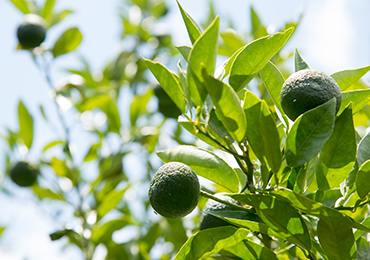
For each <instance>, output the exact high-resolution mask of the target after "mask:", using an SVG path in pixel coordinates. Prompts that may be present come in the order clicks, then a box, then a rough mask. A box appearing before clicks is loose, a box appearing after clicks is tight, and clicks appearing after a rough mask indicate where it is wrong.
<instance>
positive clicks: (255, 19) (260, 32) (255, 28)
mask: <svg viewBox="0 0 370 260" xmlns="http://www.w3.org/2000/svg"><path fill="white" fill-rule="evenodd" d="M250 12H251V24H252V32H251V33H252V35H253V37H254V38H255V39H257V38H260V37H263V36H266V35H267V34H268V33H267V29H266V27H265V26H264V25H263V24H262V22H261V19H260V18H259V16H258V14H257V13H256V11H255V10H254V8H253V7H252V6H251V9H250Z"/></svg>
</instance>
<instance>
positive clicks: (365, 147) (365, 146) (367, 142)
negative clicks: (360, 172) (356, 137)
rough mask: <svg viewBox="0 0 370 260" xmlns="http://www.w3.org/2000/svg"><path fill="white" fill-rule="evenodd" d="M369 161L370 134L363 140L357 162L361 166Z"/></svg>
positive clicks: (358, 151) (358, 149) (359, 145)
mask: <svg viewBox="0 0 370 260" xmlns="http://www.w3.org/2000/svg"><path fill="white" fill-rule="evenodd" d="M368 160H370V132H369V133H367V134H366V135H365V136H364V137H363V138H362V139H361V141H360V143H359V144H358V148H357V161H358V164H359V166H361V165H362V164H364V163H365V162H366V161H368Z"/></svg>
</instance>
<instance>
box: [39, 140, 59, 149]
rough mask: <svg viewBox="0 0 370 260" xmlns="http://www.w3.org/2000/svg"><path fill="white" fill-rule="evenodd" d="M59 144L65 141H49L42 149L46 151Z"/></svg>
mask: <svg viewBox="0 0 370 260" xmlns="http://www.w3.org/2000/svg"><path fill="white" fill-rule="evenodd" d="M58 144H64V142H63V141H61V140H56V141H52V142H50V143H48V144H47V145H45V146H44V149H42V151H43V152H45V151H46V150H49V149H50V148H52V147H54V146H56V145H58Z"/></svg>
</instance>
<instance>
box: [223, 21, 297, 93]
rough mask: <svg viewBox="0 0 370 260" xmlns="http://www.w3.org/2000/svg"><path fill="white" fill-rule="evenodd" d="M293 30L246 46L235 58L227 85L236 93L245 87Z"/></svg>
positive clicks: (283, 43) (266, 37) (260, 39)
mask: <svg viewBox="0 0 370 260" xmlns="http://www.w3.org/2000/svg"><path fill="white" fill-rule="evenodd" d="M293 32H294V28H290V29H287V30H285V31H284V32H279V33H275V34H273V35H269V36H265V37H263V38H259V39H257V40H255V41H253V42H251V43H249V44H248V45H246V46H245V47H244V48H243V49H242V50H241V51H240V52H239V54H238V55H237V57H236V58H235V60H234V62H233V64H232V66H231V71H230V77H229V84H230V85H231V86H232V87H233V88H234V90H235V91H236V92H238V91H239V90H241V89H242V88H243V87H245V86H246V85H247V84H248V83H249V82H250V81H251V80H252V79H253V77H254V76H255V74H256V73H258V72H259V71H260V70H261V69H263V67H264V66H265V65H266V64H267V63H268V62H269V60H270V59H271V58H272V57H273V56H274V55H275V54H276V53H277V52H278V51H279V50H280V49H281V48H282V47H283V46H284V45H285V43H286V42H287V41H288V40H289V38H290V37H291V36H292V34H293Z"/></svg>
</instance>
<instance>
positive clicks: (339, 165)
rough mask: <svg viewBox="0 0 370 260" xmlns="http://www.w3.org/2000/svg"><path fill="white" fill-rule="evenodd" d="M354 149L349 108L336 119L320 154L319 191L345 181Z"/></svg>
mask: <svg viewBox="0 0 370 260" xmlns="http://www.w3.org/2000/svg"><path fill="white" fill-rule="evenodd" d="M356 149H357V143H356V133H355V128H354V124H353V119H352V108H351V106H349V107H347V109H345V110H344V111H343V113H342V114H341V115H340V116H339V117H338V118H337V119H336V121H335V126H334V130H333V133H332V134H331V136H330V138H329V139H328V141H326V143H325V144H324V146H323V148H322V150H321V152H320V161H319V165H318V168H317V172H316V181H317V186H318V187H319V189H321V190H326V189H331V188H335V187H338V186H339V184H340V183H341V182H343V181H344V180H345V179H346V177H347V176H348V174H349V172H350V171H351V169H352V167H353V164H354V162H355V160H356Z"/></svg>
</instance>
